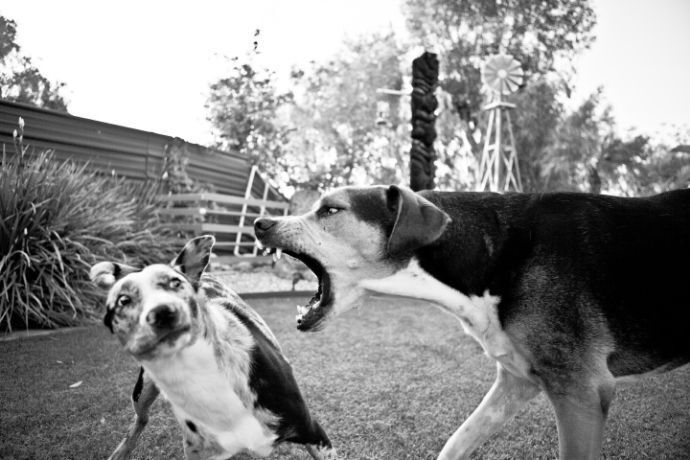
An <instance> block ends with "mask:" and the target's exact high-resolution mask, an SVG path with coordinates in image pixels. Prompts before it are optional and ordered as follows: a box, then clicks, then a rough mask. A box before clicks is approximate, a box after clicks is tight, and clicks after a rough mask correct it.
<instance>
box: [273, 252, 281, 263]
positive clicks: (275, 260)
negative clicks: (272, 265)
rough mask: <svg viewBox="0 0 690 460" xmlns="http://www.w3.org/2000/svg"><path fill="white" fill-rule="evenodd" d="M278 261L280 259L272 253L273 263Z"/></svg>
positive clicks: (276, 254) (275, 253)
mask: <svg viewBox="0 0 690 460" xmlns="http://www.w3.org/2000/svg"><path fill="white" fill-rule="evenodd" d="M278 259H280V257H278V253H277V252H274V253H273V262H278Z"/></svg>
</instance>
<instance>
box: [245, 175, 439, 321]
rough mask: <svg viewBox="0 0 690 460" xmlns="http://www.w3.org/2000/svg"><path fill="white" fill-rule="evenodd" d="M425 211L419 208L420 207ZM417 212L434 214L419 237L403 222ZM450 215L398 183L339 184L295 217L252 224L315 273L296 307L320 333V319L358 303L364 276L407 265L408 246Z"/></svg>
mask: <svg viewBox="0 0 690 460" xmlns="http://www.w3.org/2000/svg"><path fill="white" fill-rule="evenodd" d="M420 209H423V212H422V211H420ZM416 217H421V218H420V219H418V220H419V221H420V223H421V222H422V221H428V220H430V219H433V220H434V222H433V225H429V228H433V229H434V230H433V231H429V232H427V234H425V235H424V236H423V237H422V238H421V240H423V241H421V240H420V238H419V236H418V232H417V233H415V235H414V237H412V235H413V234H412V233H411V232H408V231H407V229H406V226H408V224H409V225H411V226H413V225H418V224H417V223H414V222H412V221H413V220H414V219H415V218H416ZM448 220H449V218H448V216H447V215H446V214H445V213H443V212H442V211H440V210H439V209H438V208H436V207H435V206H433V205H432V204H431V203H429V202H428V201H426V200H425V199H424V198H422V197H421V196H419V195H416V194H415V193H413V192H412V191H411V190H409V189H404V188H400V187H396V186H391V187H387V186H373V187H343V188H339V189H336V190H334V191H332V192H331V193H328V194H326V195H324V196H323V197H322V198H321V199H320V200H319V201H318V202H317V203H316V204H315V205H314V207H313V208H312V210H311V211H310V212H308V213H306V214H304V215H301V216H294V217H284V218H277V219H268V218H262V219H257V221H256V222H255V232H256V235H257V237H258V238H259V240H260V241H261V242H262V244H263V245H264V246H266V247H269V248H279V249H282V250H283V251H284V252H285V253H286V254H288V255H291V256H293V257H295V258H297V259H299V260H301V261H302V262H304V263H305V264H306V265H307V266H308V267H309V268H310V269H311V270H312V271H313V272H314V273H315V274H316V276H317V277H318V279H319V289H318V291H317V293H316V295H314V297H313V298H312V299H311V300H310V301H309V303H308V304H307V305H306V306H304V307H300V308H298V317H297V323H298V324H297V327H298V329H300V330H304V331H307V330H318V329H319V327H320V326H322V325H323V324H324V321H325V320H326V319H327V318H328V317H330V316H335V315H338V314H340V313H342V312H344V311H346V310H349V309H351V308H354V307H358V306H359V305H361V304H362V302H363V301H364V300H365V298H366V293H367V291H366V290H365V289H363V288H362V287H361V286H360V284H359V283H360V281H362V280H364V279H379V278H385V277H387V276H390V275H391V274H393V273H394V272H395V271H396V270H398V269H400V268H401V267H402V266H404V265H406V264H407V262H408V261H409V259H410V257H411V255H412V254H411V251H410V250H411V249H412V248H413V247H417V246H419V245H420V244H422V243H424V242H427V241H432V240H433V239H436V238H437V237H438V236H439V234H440V233H441V232H442V231H443V229H444V228H445V225H446V223H447V221H448Z"/></svg>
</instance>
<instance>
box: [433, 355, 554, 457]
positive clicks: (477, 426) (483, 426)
mask: <svg viewBox="0 0 690 460" xmlns="http://www.w3.org/2000/svg"><path fill="white" fill-rule="evenodd" d="M497 367H498V372H497V375H496V380H495V381H494V384H493V386H492V387H491V389H490V390H489V392H488V393H487V394H486V396H484V399H483V400H482V402H481V403H480V404H479V406H477V408H476V409H475V410H474V412H472V415H470V416H469V418H468V419H467V420H465V422H464V423H463V424H462V425H461V426H460V428H458V429H457V431H456V432H455V433H453V436H451V437H450V439H449V440H448V441H447V442H446V445H445V446H443V450H442V451H441V453H440V454H439V456H438V458H439V460H457V459H463V458H469V456H470V454H471V453H472V452H473V451H474V450H475V449H476V448H477V447H479V446H480V445H481V444H482V443H483V442H484V441H485V440H486V439H487V438H488V437H489V436H491V434H493V433H495V432H496V431H498V429H499V428H501V426H502V425H503V424H504V423H505V422H506V421H508V420H509V419H510V418H511V417H513V416H514V415H515V414H516V413H517V411H518V410H520V408H522V406H523V405H524V404H525V403H526V402H527V401H529V400H530V399H532V398H534V397H535V396H536V395H537V394H539V392H540V391H541V390H540V388H539V387H538V386H537V385H536V384H535V383H533V382H530V381H529V380H525V379H521V378H519V377H516V376H514V375H513V374H511V373H510V372H508V371H507V370H505V368H504V367H503V366H502V365H501V364H498V365H497Z"/></svg>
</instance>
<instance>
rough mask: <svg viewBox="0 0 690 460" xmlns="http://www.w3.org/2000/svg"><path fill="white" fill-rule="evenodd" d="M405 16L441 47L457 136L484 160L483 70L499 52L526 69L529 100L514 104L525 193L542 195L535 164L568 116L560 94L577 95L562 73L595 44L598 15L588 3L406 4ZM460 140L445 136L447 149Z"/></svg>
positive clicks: (419, 34)
mask: <svg viewBox="0 0 690 460" xmlns="http://www.w3.org/2000/svg"><path fill="white" fill-rule="evenodd" d="M405 13H406V17H407V25H408V28H409V30H410V32H411V34H412V36H413V37H415V38H416V40H417V42H419V43H420V44H423V45H425V44H429V43H431V44H433V45H432V48H433V49H434V50H435V51H437V52H438V53H439V54H440V60H441V71H442V77H441V83H440V86H441V88H442V89H443V90H444V91H445V92H447V93H448V94H449V95H450V99H451V100H450V105H451V106H453V107H454V109H455V111H456V113H457V115H458V117H457V118H456V125H455V129H456V130H458V131H460V130H461V131H464V133H463V135H462V136H460V140H461V142H460V143H461V144H464V147H465V148H469V149H471V151H472V152H474V154H475V156H476V157H478V156H479V154H480V152H481V147H482V145H481V140H480V139H478V138H477V135H478V133H480V132H481V131H482V128H483V124H484V122H485V120H484V117H483V115H482V114H481V113H480V108H481V105H482V103H483V102H485V101H484V100H483V95H482V92H481V86H482V85H481V73H480V69H481V64H482V62H483V60H484V59H485V58H486V57H487V56H489V55H491V54H495V53H498V52H505V53H508V54H511V55H513V56H514V57H515V58H516V59H517V60H518V61H520V62H521V63H522V66H523V69H524V70H525V74H526V83H525V85H524V88H523V92H524V94H518V95H516V96H515V97H514V99H515V101H514V102H516V103H517V104H518V110H517V111H516V114H517V115H516V117H515V118H516V120H515V124H516V132H515V134H516V143H517V147H518V153H519V154H520V155H521V162H520V167H521V173H522V177H523V178H525V184H524V185H525V189H526V190H539V189H540V188H542V184H540V183H539V181H540V180H541V177H542V175H541V173H540V171H539V162H538V161H535V160H536V157H537V156H538V155H540V154H542V153H543V152H544V151H545V148H546V146H547V144H548V143H549V139H550V137H551V135H552V134H551V133H552V131H551V130H552V129H553V128H554V126H553V125H554V122H555V120H557V117H554V115H558V114H560V112H561V111H562V108H561V107H560V105H559V103H558V96H559V93H562V92H565V93H568V92H569V91H570V88H569V86H568V80H569V77H570V72H571V71H568V72H565V73H563V72H562V71H561V72H560V73H559V71H558V70H557V69H558V68H559V67H561V68H562V67H563V65H562V64H563V63H564V62H568V61H569V59H570V58H572V57H573V56H574V55H575V54H576V53H578V52H580V51H581V50H583V49H585V48H587V47H588V46H589V45H590V43H591V42H592V40H593V37H592V35H591V29H592V27H593V26H594V23H595V16H594V12H593V10H592V9H591V7H590V6H589V3H588V1H587V0H545V1H541V2H533V1H531V0H505V1H502V2H497V1H495V0H460V1H456V0H452V1H451V0H431V1H426V0H406V2H405ZM559 63H560V64H561V65H560V66H559V65H557V64H559ZM535 98H536V99H535ZM543 121H546V124H543V123H542V122H543ZM454 141H455V140H454V139H448V138H446V139H444V138H443V137H442V136H440V137H439V143H443V142H454ZM444 161H446V162H447V163H449V162H451V161H450V160H449V159H445V160H444ZM535 165H536V166H535ZM446 182H447V181H446ZM441 183H444V180H441ZM457 185H458V186H459V188H468V187H470V186H471V184H466V183H465V184H457Z"/></svg>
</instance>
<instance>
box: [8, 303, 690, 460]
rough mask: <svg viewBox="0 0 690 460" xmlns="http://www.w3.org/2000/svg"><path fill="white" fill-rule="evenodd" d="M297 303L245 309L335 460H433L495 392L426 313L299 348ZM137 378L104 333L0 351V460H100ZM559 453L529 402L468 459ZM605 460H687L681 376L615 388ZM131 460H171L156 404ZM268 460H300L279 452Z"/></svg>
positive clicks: (473, 349) (334, 326) (375, 308)
mask: <svg viewBox="0 0 690 460" xmlns="http://www.w3.org/2000/svg"><path fill="white" fill-rule="evenodd" d="M302 301H303V299H296V298H287V299H280V298H270V299H251V300H250V303H251V304H252V305H253V306H254V307H255V308H256V310H257V311H258V312H259V314H261V315H262V316H263V317H264V319H265V320H266V322H267V323H268V324H269V326H270V327H271V328H272V329H273V331H274V332H275V334H276V336H277V337H278V340H279V341H280V342H281V345H282V347H283V349H284V351H285V353H286V355H287V356H288V358H289V359H290V361H291V363H292V365H293V368H294V371H295V375H296V377H297V380H298V382H299V383H300V386H301V388H302V391H303V393H304V395H305V398H306V400H307V402H308V405H309V407H310V408H311V411H312V413H313V415H314V416H315V417H317V418H318V419H319V420H320V422H321V423H322V425H323V426H324V428H325V429H326V431H327V432H328V434H329V436H330V437H331V440H332V441H333V443H334V445H335V446H336V448H337V449H338V452H339V453H340V455H341V456H342V457H343V458H345V459H390V460H397V459H433V458H436V455H437V454H438V452H439V451H440V449H441V448H442V447H443V444H444V443H445V441H446V439H447V438H448V437H449V436H450V435H451V434H452V433H453V431H454V430H455V429H456V428H457V427H458V426H459V425H460V423H461V422H462V421H463V420H464V419H465V418H466V417H467V416H468V415H469V414H470V413H471V411H472V410H473V409H474V408H475V407H476V405H477V404H479V402H480V401H481V399H482V397H483V396H484V394H485V393H486V391H487V390H488V389H489V387H490V386H491V383H492V382H493V378H494V374H495V365H494V364H493V362H492V361H491V360H490V359H489V358H487V357H486V356H484V355H483V354H482V351H481V349H480V348H479V346H478V345H477V344H476V343H475V342H473V341H472V339H471V338H470V337H468V336H465V335H464V334H463V332H462V328H461V327H460V324H459V323H458V322H457V321H456V320H454V319H453V318H452V317H450V316H448V315H446V314H444V313H443V312H441V311H439V310H437V309H436V308H434V307H433V306H430V305H427V304H418V303H414V302H409V301H399V300H375V301H372V302H371V304H370V305H368V306H367V307H366V308H362V309H360V310H356V311H352V312H348V313H346V314H344V315H343V316H341V317H339V318H337V319H335V320H334V321H333V322H331V324H329V326H328V327H327V328H326V329H325V330H324V331H322V332H319V333H307V334H305V333H300V332H298V331H297V330H296V329H295V327H294V315H295V309H294V305H295V304H296V303H300V302H302ZM137 371H138V366H137V364H136V363H135V362H134V360H133V359H131V358H130V357H128V356H126V355H125V354H124V353H123V351H122V350H121V348H120V345H119V343H117V341H116V339H115V338H114V337H113V336H112V335H111V334H110V333H109V332H108V331H107V330H106V328H105V327H90V328H85V329H78V330H74V331H72V332H69V333H65V334H55V335H48V336H40V337H34V338H29V339H20V340H14V341H9V342H0V433H2V436H0V458H2V459H41V458H55V459H58V458H59V459H65V458H73V459H91V458H94V459H96V458H107V456H108V455H109V454H110V453H111V452H112V450H113V449H114V448H115V446H116V445H117V444H118V443H119V441H120V439H121V438H122V436H123V435H124V433H125V431H126V429H127V426H128V424H129V423H130V421H131V419H132V417H133V410H132V408H131V405H130V402H129V395H130V393H131V390H132V387H133V385H134V382H135V380H136V377H137ZM77 382H82V383H81V384H80V385H79V386H77V387H75V388H70V385H73V384H75V383H77ZM557 443H558V441H557V433H556V426H555V418H554V416H553V413H552V410H551V408H550V406H549V405H548V403H547V401H546V399H545V398H544V397H543V396H540V397H538V398H536V399H535V400H534V401H532V402H531V403H530V404H529V405H528V406H527V407H526V408H525V410H523V411H522V412H521V413H520V414H519V415H518V416H517V417H516V418H515V419H513V420H512V421H511V422H510V423H508V424H507V425H506V426H505V428H504V429H503V430H502V431H501V432H500V433H498V434H497V435H495V436H493V437H492V438H491V439H490V440H489V441H488V442H487V443H485V444H484V445H483V446H482V447H481V448H480V449H479V450H478V451H477V452H476V454H475V455H474V457H475V458H483V459H515V458H525V459H527V458H555V457H556V456H557V451H558V450H557ZM604 457H605V458H616V459H618V458H631V459H635V458H655V459H660V458H669V459H672V458H688V457H690V367H688V366H685V367H684V368H681V369H678V370H675V371H673V372H670V373H667V374H662V375H658V376H653V377H649V378H646V379H643V380H640V381H639V382H636V383H632V384H625V385H623V386H620V387H619V389H618V391H617V397H616V400H615V401H614V404H613V406H612V408H611V416H610V419H609V422H608V424H607V429H606V432H605V441H604ZM134 458H136V459H168V458H170V459H172V458H176V459H181V458H182V449H181V439H180V433H179V429H178V428H177V425H176V422H175V420H174V419H173V417H172V414H171V412H170V409H169V407H168V406H167V403H165V402H162V401H158V402H156V404H155V405H154V407H153V409H152V413H151V421H150V423H149V426H148V427H147V429H146V430H145V432H144V434H143V435H142V438H141V441H140V444H139V447H138V448H137V450H136V451H135V455H134ZM238 458H249V457H238ZM269 458H270V459H278V458H295V459H308V458H309V457H308V455H307V454H306V452H305V451H303V450H302V449H301V448H298V447H293V446H289V445H288V446H284V447H281V448H280V449H277V450H276V452H275V453H274V454H273V455H272V456H271V457H269Z"/></svg>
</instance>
